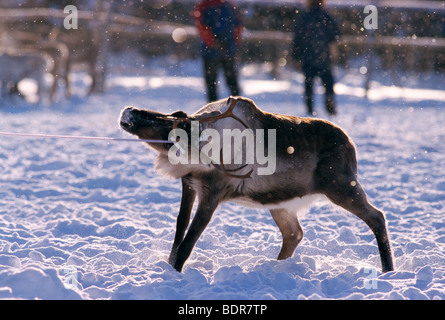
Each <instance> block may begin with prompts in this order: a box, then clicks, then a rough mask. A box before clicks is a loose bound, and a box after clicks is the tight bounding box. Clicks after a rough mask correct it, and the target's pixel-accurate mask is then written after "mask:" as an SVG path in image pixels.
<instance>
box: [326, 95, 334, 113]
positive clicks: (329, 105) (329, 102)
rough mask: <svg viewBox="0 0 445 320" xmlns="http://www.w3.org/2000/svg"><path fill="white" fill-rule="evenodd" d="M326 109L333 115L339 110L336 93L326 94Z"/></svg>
mask: <svg viewBox="0 0 445 320" xmlns="http://www.w3.org/2000/svg"><path fill="white" fill-rule="evenodd" d="M326 110H327V111H328V113H329V115H331V116H335V115H336V114H337V111H336V110H335V102H334V95H326Z"/></svg>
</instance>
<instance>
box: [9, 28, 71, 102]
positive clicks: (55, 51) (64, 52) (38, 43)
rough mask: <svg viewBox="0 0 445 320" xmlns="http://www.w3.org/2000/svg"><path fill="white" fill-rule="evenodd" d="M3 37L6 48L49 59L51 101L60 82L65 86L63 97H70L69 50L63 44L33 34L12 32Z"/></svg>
mask: <svg viewBox="0 0 445 320" xmlns="http://www.w3.org/2000/svg"><path fill="white" fill-rule="evenodd" d="M3 37H4V38H7V39H6V40H4V41H6V43H7V44H8V48H13V49H14V50H15V51H25V52H32V51H34V52H36V53H38V52H43V53H45V54H47V55H49V56H50V57H51V59H52V62H53V67H52V68H51V70H48V71H49V72H50V73H51V75H52V76H53V83H52V86H51V91H50V97H51V101H54V100H55V98H56V91H57V87H58V85H60V83H61V82H63V83H64V85H65V96H66V97H70V96H71V95H72V92H71V88H70V83H69V81H68V62H69V49H68V47H67V46H66V45H65V44H64V43H62V42H60V41H56V40H48V39H45V37H43V36H42V35H41V34H39V33H34V32H21V31H12V32H8V33H4V36H3Z"/></svg>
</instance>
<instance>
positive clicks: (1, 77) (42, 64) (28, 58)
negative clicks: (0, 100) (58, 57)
mask: <svg viewBox="0 0 445 320" xmlns="http://www.w3.org/2000/svg"><path fill="white" fill-rule="evenodd" d="M52 68H53V62H52V60H51V57H50V56H49V55H47V54H46V53H41V52H35V51H25V50H20V51H14V50H8V51H7V52H0V83H1V87H2V88H1V93H2V94H1V96H2V97H3V96H4V95H7V94H9V93H10V89H11V88H13V87H15V86H16V85H17V84H18V83H19V82H20V81H21V80H23V79H25V78H30V79H34V80H36V82H37V86H38V92H37V94H38V98H39V101H44V102H47V101H49V100H50V92H49V88H48V86H47V85H46V81H45V74H47V73H48V72H49V70H51V69H52Z"/></svg>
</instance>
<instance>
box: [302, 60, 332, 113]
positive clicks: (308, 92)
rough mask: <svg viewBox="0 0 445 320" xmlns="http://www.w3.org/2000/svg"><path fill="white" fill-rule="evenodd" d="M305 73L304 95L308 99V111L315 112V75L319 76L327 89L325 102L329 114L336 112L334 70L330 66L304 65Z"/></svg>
mask: <svg viewBox="0 0 445 320" xmlns="http://www.w3.org/2000/svg"><path fill="white" fill-rule="evenodd" d="M303 73H304V76H305V81H304V97H305V101H306V106H307V111H308V113H309V114H314V110H313V104H314V100H313V87H314V80H315V77H319V78H320V79H321V82H322V83H323V86H324V88H325V90H326V94H325V104H326V110H327V111H328V112H329V114H335V113H336V111H335V103H334V77H333V76H332V70H331V68H329V67H326V68H318V67H311V66H304V67H303Z"/></svg>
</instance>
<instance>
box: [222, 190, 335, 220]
mask: <svg viewBox="0 0 445 320" xmlns="http://www.w3.org/2000/svg"><path fill="white" fill-rule="evenodd" d="M230 201H231V202H235V203H237V204H240V205H243V206H245V207H249V208H255V209H269V210H270V209H286V210H287V211H289V212H293V213H295V214H298V215H299V216H301V215H304V214H305V213H306V211H307V210H308V209H309V207H310V206H311V204H313V203H314V202H316V201H327V202H330V201H329V199H328V198H327V197H326V196H325V195H322V194H311V195H307V196H303V197H295V198H292V199H290V200H286V201H282V202H278V203H266V204H262V203H259V202H256V201H253V200H252V199H249V198H244V197H243V198H236V199H231V200H230Z"/></svg>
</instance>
